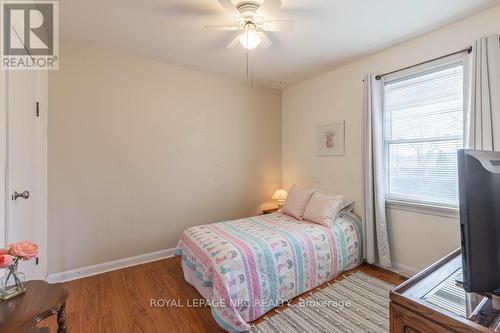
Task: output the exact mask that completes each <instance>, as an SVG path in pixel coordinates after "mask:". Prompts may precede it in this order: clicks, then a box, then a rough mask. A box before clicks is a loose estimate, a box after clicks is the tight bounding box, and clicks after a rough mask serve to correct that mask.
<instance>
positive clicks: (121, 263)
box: [46, 249, 175, 283]
mask: <svg viewBox="0 0 500 333" xmlns="http://www.w3.org/2000/svg"><path fill="white" fill-rule="evenodd" d="M174 255H175V249H166V250H161V251H156V252H151V253H146V254H141V255H139V256H135V257H130V258H124V259H118V260H114V261H109V262H104V263H102V264H97V265H92V266H87V267H82V268H77V269H72V270H69V271H65V272H59V273H52V274H49V275H47V278H46V280H47V282H49V283H60V282H67V281H71V280H76V279H81V278H84V277H88V276H92V275H98V274H102V273H106V272H111V271H115V270H117V269H122V268H127V267H131V266H136V265H141V264H145V263H148V262H152V261H157V260H161V259H165V258H170V257H173V256H174Z"/></svg>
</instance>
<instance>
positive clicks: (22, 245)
mask: <svg viewBox="0 0 500 333" xmlns="http://www.w3.org/2000/svg"><path fill="white" fill-rule="evenodd" d="M9 247H10V251H9V252H10V254H11V255H13V256H15V257H19V258H21V259H23V260H30V259H31V258H33V257H36V256H37V255H38V245H36V244H34V243H30V242H28V241H20V242H17V243H14V244H9Z"/></svg>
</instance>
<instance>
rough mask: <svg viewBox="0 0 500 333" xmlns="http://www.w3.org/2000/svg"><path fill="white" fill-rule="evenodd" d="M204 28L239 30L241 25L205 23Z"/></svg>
mask: <svg viewBox="0 0 500 333" xmlns="http://www.w3.org/2000/svg"><path fill="white" fill-rule="evenodd" d="M205 29H209V30H220V31H235V30H240V29H241V27H240V26H236V25H206V26H205Z"/></svg>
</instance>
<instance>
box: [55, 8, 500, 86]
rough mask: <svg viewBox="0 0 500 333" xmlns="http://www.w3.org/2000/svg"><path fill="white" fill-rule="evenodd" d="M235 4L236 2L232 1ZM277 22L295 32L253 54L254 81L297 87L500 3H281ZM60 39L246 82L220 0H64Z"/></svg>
mask: <svg viewBox="0 0 500 333" xmlns="http://www.w3.org/2000/svg"><path fill="white" fill-rule="evenodd" d="M233 1H234V2H235V1H238V0H233ZM282 2H283V5H282V6H281V7H279V8H278V9H276V10H274V11H273V12H271V13H267V14H268V15H267V16H266V18H268V16H271V17H269V18H273V19H293V20H295V27H294V30H293V31H292V32H287V33H268V36H269V37H270V39H271V40H272V41H273V45H272V46H271V47H270V48H268V49H260V48H259V49H257V51H255V52H254V64H255V70H254V77H255V80H256V81H258V82H261V83H262V84H266V85H273V82H274V83H277V82H280V81H285V82H287V83H295V82H298V81H301V80H303V79H306V78H308V77H312V76H314V75H317V74H320V73H323V72H326V71H328V70H331V69H333V68H335V67H338V66H339V65H341V64H345V63H347V62H349V61H352V60H353V59H356V58H359V57H361V56H363V55H366V54H370V53H373V52H375V51H377V50H380V49H383V48H386V47H388V46H391V45H394V44H396V43H399V42H402V41H404V40H408V39H411V38H413V37H415V36H417V35H420V34H423V33H425V32H428V31H430V30H433V29H435V28H438V27H440V26H444V25H446V24H448V23H450V22H453V21H455V20H458V19H460V18H462V17H466V16H468V15H470V14H473V13H475V12H478V11H481V10H484V9H486V8H488V7H492V6H494V5H498V4H500V0H282ZM59 4H60V18H61V22H60V34H61V37H62V38H63V39H66V40H73V39H77V40H84V41H90V42H94V43H96V44H100V45H104V46H107V47H112V48H118V49H122V50H126V51H130V52H133V53H138V54H142V55H145V56H148V57H152V58H156V59H162V60H165V61H167V62H169V63H172V64H176V65H180V66H183V67H187V68H192V69H196V70H200V71H205V72H210V73H215V74H221V75H225V76H230V77H236V78H244V77H245V76H246V65H245V61H246V53H245V50H244V49H243V48H241V47H237V48H234V49H226V45H227V44H228V43H229V42H230V41H231V40H232V39H233V38H234V36H235V32H231V31H207V30H205V29H204V28H203V27H204V26H205V25H220V24H230V23H232V21H231V19H230V15H229V14H228V13H227V12H226V11H225V10H224V9H223V8H222V7H221V6H220V5H219V3H218V2H217V1H216V0H64V1H60V2H59Z"/></svg>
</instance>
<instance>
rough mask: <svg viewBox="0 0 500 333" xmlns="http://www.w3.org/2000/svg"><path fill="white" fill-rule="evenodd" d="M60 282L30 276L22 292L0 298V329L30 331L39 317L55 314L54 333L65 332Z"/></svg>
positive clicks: (63, 291)
mask: <svg viewBox="0 0 500 333" xmlns="http://www.w3.org/2000/svg"><path fill="white" fill-rule="evenodd" d="M67 298H68V290H67V289H66V287H65V286H64V285H63V284H49V283H47V282H45V281H40V280H34V281H28V282H26V292H25V293H24V294H22V295H19V296H16V297H14V298H12V299H9V300H7V301H3V302H0V332H2V333H4V332H5V333H25V332H30V331H31V329H33V328H34V327H35V325H37V324H38V323H39V322H40V321H42V320H44V319H45V318H48V317H50V316H53V315H57V324H58V329H57V332H58V333H66V310H65V305H66V299H67Z"/></svg>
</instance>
